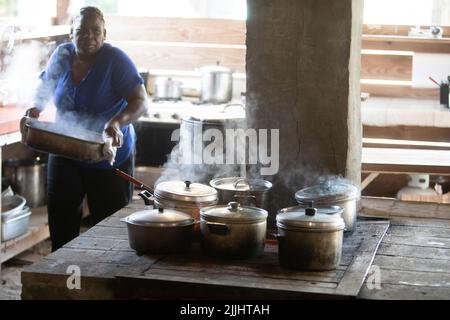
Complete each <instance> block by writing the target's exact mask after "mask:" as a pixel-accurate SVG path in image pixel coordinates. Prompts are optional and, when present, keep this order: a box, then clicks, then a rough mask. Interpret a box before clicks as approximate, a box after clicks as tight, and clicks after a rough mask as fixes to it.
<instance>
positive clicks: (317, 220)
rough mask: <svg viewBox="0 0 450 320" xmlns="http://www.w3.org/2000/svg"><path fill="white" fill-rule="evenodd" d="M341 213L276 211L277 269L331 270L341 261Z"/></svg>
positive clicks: (337, 210)
mask: <svg viewBox="0 0 450 320" xmlns="http://www.w3.org/2000/svg"><path fill="white" fill-rule="evenodd" d="M341 213H342V209H341V208H339V207H332V208H317V209H316V208H312V207H307V208H305V207H290V208H285V209H281V210H279V211H278V214H277V217H276V220H277V227H278V235H277V238H278V258H279V261H280V265H281V266H283V267H286V268H291V269H299V270H332V269H335V268H336V267H337V266H338V265H339V263H340V260H341V256H342V242H343V230H344V220H343V219H342V218H341Z"/></svg>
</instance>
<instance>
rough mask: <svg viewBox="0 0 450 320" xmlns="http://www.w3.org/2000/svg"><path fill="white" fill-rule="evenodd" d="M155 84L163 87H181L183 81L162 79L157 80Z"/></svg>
mask: <svg viewBox="0 0 450 320" xmlns="http://www.w3.org/2000/svg"><path fill="white" fill-rule="evenodd" d="M155 83H157V84H158V85H159V84H161V85H166V86H169V85H181V81H176V80H173V79H172V78H170V77H169V78H160V79H158V80H156V81H155Z"/></svg>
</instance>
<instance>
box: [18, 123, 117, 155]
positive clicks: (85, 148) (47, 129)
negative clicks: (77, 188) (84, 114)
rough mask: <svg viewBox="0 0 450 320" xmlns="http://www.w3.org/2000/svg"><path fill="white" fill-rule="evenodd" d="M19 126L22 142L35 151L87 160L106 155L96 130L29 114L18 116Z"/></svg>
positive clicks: (100, 137) (102, 140)
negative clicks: (30, 116) (19, 117)
mask: <svg viewBox="0 0 450 320" xmlns="http://www.w3.org/2000/svg"><path fill="white" fill-rule="evenodd" d="M20 129H21V133H22V143H24V144H25V145H27V146H29V147H30V148H33V149H35V150H38V151H43V152H49V153H54V154H59V155H61V156H64V157H67V158H71V159H75V160H79V161H83V162H90V163H93V162H99V161H102V160H105V159H107V158H108V154H106V153H105V150H106V149H105V141H104V139H103V136H102V134H101V133H98V132H94V131H89V130H83V129H81V128H78V127H71V128H68V127H67V125H62V124H58V123H54V122H47V121H39V120H37V119H32V118H29V117H23V118H22V120H21V123H20Z"/></svg>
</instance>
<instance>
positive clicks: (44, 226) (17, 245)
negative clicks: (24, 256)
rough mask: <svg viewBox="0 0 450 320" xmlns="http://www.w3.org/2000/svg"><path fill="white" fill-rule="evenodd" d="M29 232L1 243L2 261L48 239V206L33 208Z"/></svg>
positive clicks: (0, 255)
mask: <svg viewBox="0 0 450 320" xmlns="http://www.w3.org/2000/svg"><path fill="white" fill-rule="evenodd" d="M31 212H32V214H31V216H30V222H29V225H28V232H27V233H25V234H24V235H22V236H20V237H17V238H14V239H11V240H9V241H6V242H3V243H1V244H0V250H1V251H0V257H1V259H0V263H3V262H5V261H7V260H9V259H11V258H13V257H15V256H16V255H18V254H20V253H22V252H24V251H25V250H28V249H30V248H31V247H33V246H34V245H36V244H38V243H40V242H42V241H44V240H46V239H48V237H49V236H50V232H49V229H48V219H47V207H39V208H33V209H31Z"/></svg>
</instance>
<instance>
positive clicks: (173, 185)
mask: <svg viewBox="0 0 450 320" xmlns="http://www.w3.org/2000/svg"><path fill="white" fill-rule="evenodd" d="M155 198H157V199H168V200H176V201H181V202H192V203H204V202H214V201H216V200H217V190H216V189H214V188H213V187H210V186H207V185H205V184H201V183H192V182H190V181H164V182H161V183H158V185H157V186H156V189H155Z"/></svg>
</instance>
